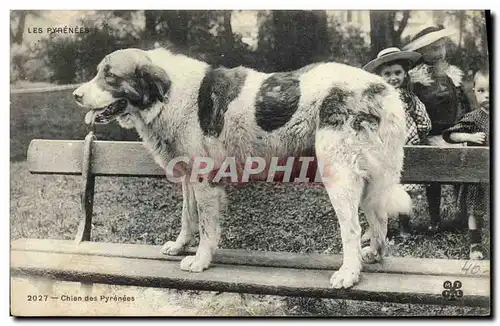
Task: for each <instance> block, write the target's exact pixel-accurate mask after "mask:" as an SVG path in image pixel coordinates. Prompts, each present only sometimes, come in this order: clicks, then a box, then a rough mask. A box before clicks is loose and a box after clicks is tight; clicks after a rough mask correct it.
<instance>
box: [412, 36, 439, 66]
mask: <svg viewBox="0 0 500 326" xmlns="http://www.w3.org/2000/svg"><path fill="white" fill-rule="evenodd" d="M418 52H420V54H421V55H422V57H423V59H424V61H426V62H430V63H434V62H437V61H439V60H443V59H444V58H446V41H445V39H444V38H442V39H440V40H438V41H436V42H434V43H432V44H429V45H427V46H424V47H423V48H421V49H420V50H418Z"/></svg>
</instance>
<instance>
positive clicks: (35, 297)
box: [28, 294, 48, 301]
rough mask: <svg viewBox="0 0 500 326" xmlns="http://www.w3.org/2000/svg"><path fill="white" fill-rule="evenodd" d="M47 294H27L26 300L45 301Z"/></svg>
mask: <svg viewBox="0 0 500 326" xmlns="http://www.w3.org/2000/svg"><path fill="white" fill-rule="evenodd" d="M47 298H48V295H41V294H38V295H28V301H47Z"/></svg>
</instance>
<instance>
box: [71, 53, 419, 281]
mask: <svg viewBox="0 0 500 326" xmlns="http://www.w3.org/2000/svg"><path fill="white" fill-rule="evenodd" d="M74 95H75V98H76V100H77V101H78V102H79V103H80V105H82V106H84V107H86V108H90V109H92V110H93V111H89V114H93V115H99V114H101V113H102V112H103V109H102V108H106V107H108V106H109V105H110V104H111V103H115V102H116V101H117V100H119V99H126V100H127V101H128V105H127V106H126V108H125V109H124V110H120V111H119V112H113V116H111V117H107V118H108V119H114V118H116V119H117V120H118V121H119V123H120V124H121V125H122V126H123V127H126V128H136V130H137V131H138V133H139V135H140V136H141V138H142V139H143V141H144V145H145V146H146V147H147V148H148V149H149V150H150V152H151V153H152V155H153V157H154V159H155V161H156V162H157V163H158V164H159V165H160V166H161V167H163V168H164V169H166V168H167V164H168V162H169V161H170V160H171V159H172V158H174V157H179V156H185V157H190V158H192V157H196V156H205V157H211V158H213V159H214V160H215V161H216V162H222V161H223V160H224V158H226V157H235V158H236V160H237V161H238V162H245V159H246V158H247V157H261V158H264V159H265V160H266V161H267V162H269V161H270V159H271V157H281V158H286V157H292V156H295V157H296V156H300V155H303V153H314V154H315V155H316V157H317V158H318V159H319V160H321V161H322V162H323V163H324V164H325V171H326V174H327V175H326V176H327V177H328V178H326V177H325V179H324V180H328V182H324V184H325V188H326V190H327V192H328V196H329V198H330V200H331V203H332V205H333V207H334V209H335V212H336V216H337V218H338V221H339V224H340V229H341V236H342V245H343V265H342V267H341V268H340V270H338V271H337V272H335V273H334V274H333V276H332V278H331V280H330V282H331V284H332V286H333V287H335V288H341V287H344V288H348V287H351V286H352V285H354V284H355V283H356V282H358V280H359V276H360V271H361V265H362V261H365V262H374V261H378V260H380V259H381V258H382V256H383V253H384V243H385V238H386V233H387V218H388V216H389V215H391V214H397V213H398V212H408V211H409V209H410V208H409V205H410V201H409V198H408V195H407V194H406V193H405V192H404V191H402V190H401V188H400V187H399V186H398V183H399V181H400V173H401V169H402V165H403V145H404V142H405V117H404V110H403V105H402V103H401V100H400V99H399V96H398V93H397V92H396V91H395V89H394V88H392V87H391V86H390V85H388V84H386V83H385V82H384V81H383V80H382V79H381V78H380V77H378V76H375V75H373V74H370V73H367V72H365V71H363V70H361V69H358V68H353V67H349V66H346V65H342V64H338V63H317V64H312V65H309V66H306V67H304V68H302V69H300V70H297V71H292V72H282V73H272V74H267V73H262V72H258V71H255V70H253V69H249V68H245V67H237V68H233V69H227V68H213V67H210V66H209V65H208V64H206V63H204V62H200V61H197V60H194V59H191V58H188V57H186V56H183V55H178V54H173V53H171V52H169V51H167V50H164V49H155V50H151V51H142V50H139V49H125V50H119V51H116V52H113V53H111V54H109V55H108V56H106V57H105V58H104V59H103V61H102V62H101V64H100V65H99V66H98V73H97V75H96V76H95V78H94V79H92V80H91V81H89V82H88V83H86V84H84V85H82V86H81V87H79V88H78V89H77V90H76V91H75V92H74ZM191 168H192V166H190V165H189V164H184V165H182V166H181V168H179V169H178V170H177V171H178V172H179V171H180V172H181V173H182V174H187V173H188V172H189V171H190V169H191ZM265 177H266V175H265V172H264V173H263V174H262V175H257V176H254V179H255V178H256V179H259V178H261V179H262V178H265ZM264 180H265V179H264ZM182 186H183V198H184V203H183V210H182V228H181V231H180V234H179V236H178V237H177V239H176V240H175V241H169V242H167V243H166V244H165V245H164V246H163V249H162V251H163V252H164V253H165V254H168V255H176V254H178V253H180V252H181V251H182V249H184V248H185V247H186V246H187V245H188V244H189V243H190V241H191V240H192V239H193V236H194V234H195V232H196V231H197V230H198V229H199V234H200V244H199V247H198V250H197V253H196V255H195V256H188V257H186V258H184V259H183V260H182V262H181V266H180V267H181V269H183V270H187V271H192V272H201V271H203V270H204V269H206V268H208V267H209V265H210V263H211V261H212V256H213V254H214V251H215V249H216V248H217V245H218V242H219V238H220V229H219V221H218V219H219V216H220V214H221V210H222V209H223V207H224V206H225V198H226V195H225V191H224V188H223V187H222V186H220V185H218V184H214V183H211V182H208V181H207V180H206V179H201V180H197V182H189V180H188V179H187V178H184V180H183V183H182ZM359 207H361V208H362V209H363V211H364V213H365V216H366V217H367V219H368V222H369V225H370V233H369V234H370V236H371V239H370V245H369V246H368V247H366V248H363V250H362V249H361V242H360V238H361V227H360V223H359V218H358V208H359Z"/></svg>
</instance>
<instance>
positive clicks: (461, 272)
mask: <svg viewBox="0 0 500 326" xmlns="http://www.w3.org/2000/svg"><path fill="white" fill-rule="evenodd" d="M160 249H161V246H151V245H141V244H120V243H103V242H82V243H80V244H75V243H73V242H72V241H68V240H51V239H18V240H14V241H12V242H11V250H19V251H33V252H53V253H65V254H79V255H98V256H104V257H122V258H134V259H150V260H165V261H167V260H168V261H180V260H181V259H182V258H183V257H184V256H167V255H163V254H162V253H161V252H160ZM188 253H189V254H194V253H195V248H191V249H190V250H189V251H188ZM214 263H216V264H230V265H254V266H263V267H284V268H299V269H326V270H338V269H339V268H340V266H341V264H342V256H340V255H329V254H298V253H286V252H272V251H250V250H232V249H218V250H217V252H216V254H215V257H214ZM363 271H366V272H372V273H375V272H378V273H400V274H419V275H441V276H457V277H464V276H468V277H469V276H470V277H484V278H489V276H490V262H489V261H487V260H483V261H464V260H454V259H426V258H418V259H417V258H400V257H386V258H385V259H384V260H383V261H382V262H380V263H376V264H364V266H363Z"/></svg>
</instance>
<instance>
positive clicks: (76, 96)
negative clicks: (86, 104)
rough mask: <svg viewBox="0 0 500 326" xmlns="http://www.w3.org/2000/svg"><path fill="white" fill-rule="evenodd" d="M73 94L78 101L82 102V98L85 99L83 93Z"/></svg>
mask: <svg viewBox="0 0 500 326" xmlns="http://www.w3.org/2000/svg"><path fill="white" fill-rule="evenodd" d="M73 96H74V98H75V101H77V102H78V103H82V99H83V95H82V94H78V93H73Z"/></svg>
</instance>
